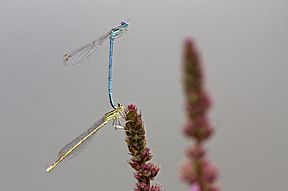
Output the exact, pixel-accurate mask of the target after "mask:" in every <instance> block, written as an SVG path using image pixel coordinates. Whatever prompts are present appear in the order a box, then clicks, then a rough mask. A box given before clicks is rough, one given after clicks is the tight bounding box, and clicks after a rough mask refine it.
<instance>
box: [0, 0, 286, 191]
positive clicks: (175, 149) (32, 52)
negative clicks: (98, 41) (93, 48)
mask: <svg viewBox="0 0 288 191" xmlns="http://www.w3.org/2000/svg"><path fill="white" fill-rule="evenodd" d="M287 10H288V1H287V0H274V1H272V0H270V1H269V0H250V1H247V0H218V1H207V0H206V1H205V0H193V1H191V0H177V1H176V0H174V1H172V0H142V1H135V0H134V1H133V0H122V1H116V0H114V1H112V0H110V1H109V0H107V1H99V0H94V1H92V0H89V1H68V0H57V1H56V0H50V1H37V0H27V1H20V0H18V1H16V0H15V1H10V0H0V31H1V33H0V34H1V35H0V92H1V94H0V96H1V97H0V116H1V120H0V128H1V129H0V131H1V132H0V153H1V155H0V189H1V190H41V191H48V190H70V191H72V190H75V191H76V190H104V191H106V190H107V191H108V190H133V185H134V179H133V177H132V173H133V171H132V169H131V168H130V166H129V165H128V164H127V160H128V158H129V156H128V154H127V153H128V152H127V146H126V144H125V142H124V133H123V132H121V131H115V130H114V129H113V128H112V127H111V125H108V126H107V127H106V128H103V129H102V130H101V132H99V134H98V135H97V137H96V139H95V141H93V143H92V144H91V145H89V147H88V148H86V150H85V152H83V153H81V155H79V156H78V157H77V158H75V159H73V160H70V161H68V162H65V163H63V164H62V165H61V166H59V167H58V168H56V169H55V171H53V172H52V173H50V174H49V173H46V171H45V169H46V167H47V166H49V165H50V164H51V163H52V162H54V161H55V159H56V158H57V157H56V155H57V152H58V150H59V149H60V148H61V147H62V146H63V145H65V144H66V143H67V142H69V141H70V140H71V139H73V138H74V137H75V136H77V135H78V134H79V133H81V132H82V131H84V130H85V129H87V128H88V127H89V126H90V125H91V124H92V123H93V122H94V121H96V120H97V119H98V118H99V117H101V116H102V115H103V114H104V113H105V112H107V111H109V110H110V109H111V107H110V105H109V102H108V97H107V82H106V79H107V67H108V41H106V42H105V43H104V44H103V45H102V47H101V48H100V49H98V50H97V52H96V53H95V54H94V55H93V56H91V57H90V59H89V60H87V63H86V64H82V65H77V66H74V67H72V68H67V67H65V66H64V65H63V62H62V59H63V54H64V53H67V52H69V51H70V50H73V49H74V48H77V47H79V46H81V45H83V44H85V43H88V42H90V41H92V40H94V39H95V38H97V37H98V36H100V35H102V34H104V33H105V32H107V31H108V30H110V29H111V27H114V26H117V25H119V24H120V22H121V21H122V20H124V19H129V20H130V28H129V31H128V34H127V35H126V36H124V37H123V38H121V39H117V40H116V42H115V47H114V63H113V64H114V67H113V72H114V73H113V80H114V81H113V88H114V91H113V93H114V99H115V101H119V102H121V103H123V104H125V105H127V104H129V103H135V104H137V106H138V108H139V110H141V111H142V113H143V117H144V120H145V126H146V129H147V136H148V139H149V141H148V143H149V146H150V147H151V148H152V149H153V151H155V158H154V161H155V162H156V163H158V164H160V165H161V171H160V174H159V176H157V180H156V182H160V183H161V184H163V190H187V186H186V185H185V184H183V183H181V182H180V181H179V178H178V177H179V173H178V169H179V166H180V165H181V163H182V162H183V161H185V159H186V158H185V156H184V154H183V152H184V149H185V148H187V146H188V145H190V142H189V141H187V140H186V139H185V138H184V137H183V136H182V134H181V131H180V130H181V127H182V126H183V124H184V123H185V113H184V109H183V108H184V97H183V94H182V84H181V59H182V58H181V56H182V47H183V41H184V39H185V38H187V37H192V38H193V39H194V40H195V42H196V43H197V47H198V49H199V50H200V52H201V55H202V60H203V62H204V63H205V65H204V67H205V74H206V77H207V89H208V90H209V92H210V93H211V96H212V97H213V100H214V107H213V109H212V110H211V112H210V117H211V121H212V123H213V125H214V126H215V128H216V134H215V136H214V137H213V139H211V140H210V142H209V143H208V144H207V145H206V147H207V148H208V150H209V158H210V160H211V161H212V162H214V163H215V164H216V165H217V166H218V167H219V169H220V181H219V186H220V187H221V188H222V190H227V191H228V190H233V191H242V190H249V191H270V190H279V191H284V190H287V187H288V175H287V170H288V168H287V167H288V164H287V162H288V152H287V144H288V139H287V137H288V129H287V124H288V118H287V113H288V103H287V97H288V87H287V79H288V77H287V71H288V65H287V60H288V36H287V32H288V22H287V19H288V12H287Z"/></svg>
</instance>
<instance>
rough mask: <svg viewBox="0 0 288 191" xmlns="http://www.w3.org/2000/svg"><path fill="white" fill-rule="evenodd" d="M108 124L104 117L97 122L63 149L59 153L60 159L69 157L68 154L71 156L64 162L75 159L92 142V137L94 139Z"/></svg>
mask: <svg viewBox="0 0 288 191" xmlns="http://www.w3.org/2000/svg"><path fill="white" fill-rule="evenodd" d="M106 123H107V121H105V120H104V117H102V118H101V119H100V120H98V121H97V122H95V123H94V124H93V125H92V126H91V127H90V128H89V129H87V130H86V131H84V132H83V133H81V134H80V135H78V136H77V137H76V138H75V139H73V140H72V141H71V142H69V143H68V144H67V145H65V146H64V147H62V148H61V149H60V151H59V153H58V158H62V157H63V156H65V155H67V153H68V152H69V154H68V155H67V156H66V157H65V158H63V161H65V160H68V159H71V158H73V157H75V156H76V155H77V154H78V153H79V152H80V151H81V150H83V147H84V146H85V145H87V144H88V143H89V142H90V141H91V140H92V137H94V136H93V135H95V133H96V132H97V131H98V130H99V129H101V128H102V127H103V126H104V125H105V124H106Z"/></svg>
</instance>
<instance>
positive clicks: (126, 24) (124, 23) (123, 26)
mask: <svg viewBox="0 0 288 191" xmlns="http://www.w3.org/2000/svg"><path fill="white" fill-rule="evenodd" d="M121 26H122V28H125V29H128V26H129V23H128V22H127V21H122V22H121Z"/></svg>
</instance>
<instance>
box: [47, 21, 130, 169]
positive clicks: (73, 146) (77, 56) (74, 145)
mask: <svg viewBox="0 0 288 191" xmlns="http://www.w3.org/2000/svg"><path fill="white" fill-rule="evenodd" d="M128 26H129V24H128V22H121V25H120V26H117V27H115V28H112V29H111V30H110V31H109V32H107V33H106V34H104V35H103V36H101V37H99V38H98V39H96V40H94V41H92V42H91V43H89V44H87V45H84V46H82V47H80V48H78V49H76V50H73V51H71V52H70V53H68V54H65V55H64V64H65V65H66V66H70V65H76V64H79V63H81V62H83V61H84V60H86V58H88V57H89V56H90V55H91V54H92V53H94V52H95V50H96V49H97V48H98V47H100V46H101V44H102V43H103V42H104V41H105V40H106V39H107V38H109V45H110V47H109V69H108V96H109V101H110V104H111V106H112V107H113V108H114V109H113V110H112V111H110V112H107V113H105V114H104V116H103V117H102V118H101V119H99V120H98V121H97V122H95V123H94V124H93V125H92V126H91V127H90V128H89V129H87V130H86V131H84V132H83V133H81V134H80V135H79V136H77V137H76V138H75V139H73V140H72V141H71V142H69V143H68V144H66V145H65V146H64V147H63V148H61V149H60V151H59V153H58V159H57V160H56V161H55V162H54V163H53V164H52V165H50V166H49V167H48V168H47V169H46V171H47V172H50V171H51V170H53V169H54V168H55V167H56V166H57V165H58V164H59V163H60V162H62V161H64V160H65V159H68V158H71V157H72V156H74V155H75V154H77V153H78V151H79V150H81V146H83V145H84V144H86V143H88V142H89V140H91V138H92V137H93V135H95V133H96V132H97V131H98V130H99V129H101V128H102V127H104V126H105V125H106V124H107V123H108V122H110V121H113V125H114V127H115V128H117V127H119V126H121V125H120V121H119V119H120V118H121V117H123V112H124V107H123V105H121V104H119V103H118V105H117V106H116V105H115V104H114V101H113V97H112V57H113V45H114V40H115V39H116V38H119V37H121V36H123V35H124V34H126V33H127V30H128Z"/></svg>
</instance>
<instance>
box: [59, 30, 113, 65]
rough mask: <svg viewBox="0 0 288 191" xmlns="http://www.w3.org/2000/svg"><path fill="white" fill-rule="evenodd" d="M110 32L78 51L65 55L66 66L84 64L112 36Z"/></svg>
mask: <svg viewBox="0 0 288 191" xmlns="http://www.w3.org/2000/svg"><path fill="white" fill-rule="evenodd" d="M110 33H111V32H110V31H109V32H107V33H106V34H104V35H103V36H101V37H100V38H98V39H96V40H94V41H92V42H91V43H89V44H86V45H84V46H82V47H80V48H77V49H76V50H73V51H71V52H69V53H67V54H65V55H64V64H65V65H66V66H70V65H76V64H80V63H82V62H83V61H84V60H86V58H88V57H89V56H90V55H91V54H92V53H93V52H95V50H96V49H97V48H99V47H100V46H101V44H102V43H103V42H104V41H105V40H106V39H107V38H108V37H109V36H110Z"/></svg>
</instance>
